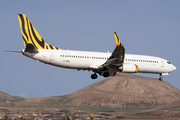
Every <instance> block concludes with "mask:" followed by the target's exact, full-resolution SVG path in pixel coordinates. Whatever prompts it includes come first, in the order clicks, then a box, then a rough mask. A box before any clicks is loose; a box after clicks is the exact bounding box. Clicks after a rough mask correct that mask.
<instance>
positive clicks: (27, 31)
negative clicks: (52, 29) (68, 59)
mask: <svg viewBox="0 0 180 120" xmlns="http://www.w3.org/2000/svg"><path fill="white" fill-rule="evenodd" d="M18 20H19V25H20V29H21V33H22V37H23V42H24V47H25V48H26V46H27V44H32V45H33V46H34V47H36V48H37V49H54V50H61V49H60V48H57V47H54V46H52V45H49V44H48V43H46V42H45V41H44V40H43V39H42V37H41V36H40V34H39V33H38V32H37V31H36V29H35V28H34V26H33V25H32V24H31V23H30V21H29V20H28V19H27V17H26V16H25V15H24V14H18Z"/></svg>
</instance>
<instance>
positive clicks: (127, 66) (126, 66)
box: [119, 64, 138, 73]
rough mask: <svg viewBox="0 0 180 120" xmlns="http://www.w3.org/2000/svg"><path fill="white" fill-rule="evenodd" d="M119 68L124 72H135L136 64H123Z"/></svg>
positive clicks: (136, 69)
mask: <svg viewBox="0 0 180 120" xmlns="http://www.w3.org/2000/svg"><path fill="white" fill-rule="evenodd" d="M119 70H120V71H121V72H126V73H137V72H138V66H137V65H136V64H123V66H122V67H119Z"/></svg>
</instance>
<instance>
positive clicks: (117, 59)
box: [101, 32, 125, 68]
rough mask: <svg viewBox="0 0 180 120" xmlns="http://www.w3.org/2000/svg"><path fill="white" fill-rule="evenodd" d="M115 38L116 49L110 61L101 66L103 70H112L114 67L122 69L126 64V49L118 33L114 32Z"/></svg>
mask: <svg viewBox="0 0 180 120" xmlns="http://www.w3.org/2000/svg"><path fill="white" fill-rule="evenodd" d="M114 37H115V40H116V48H115V49H114V51H113V53H112V54H111V56H110V57H109V59H108V60H107V61H106V62H105V63H104V64H103V65H101V67H103V68H111V67H114V66H117V67H120V66H122V64H123V62H124V54H125V48H124V46H123V45H122V44H121V42H120V40H119V38H118V36H117V34H116V32H114Z"/></svg>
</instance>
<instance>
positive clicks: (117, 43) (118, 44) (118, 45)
mask: <svg viewBox="0 0 180 120" xmlns="http://www.w3.org/2000/svg"><path fill="white" fill-rule="evenodd" d="M114 37H115V40H116V45H117V47H123V45H122V44H121V41H120V39H119V38H118V36H117V34H116V32H114Z"/></svg>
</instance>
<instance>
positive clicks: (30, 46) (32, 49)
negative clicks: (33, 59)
mask: <svg viewBox="0 0 180 120" xmlns="http://www.w3.org/2000/svg"><path fill="white" fill-rule="evenodd" d="M24 52H30V53H38V52H39V51H38V49H37V48H35V47H34V46H33V45H32V44H27V46H26V49H25V51H24Z"/></svg>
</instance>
